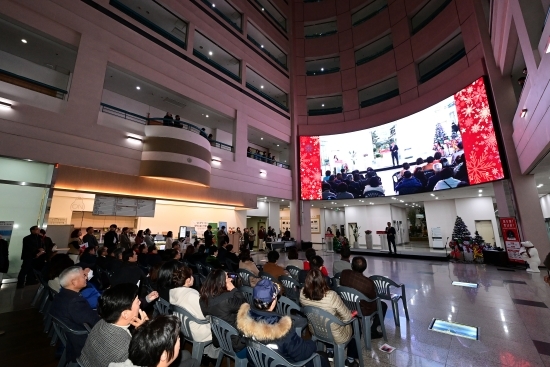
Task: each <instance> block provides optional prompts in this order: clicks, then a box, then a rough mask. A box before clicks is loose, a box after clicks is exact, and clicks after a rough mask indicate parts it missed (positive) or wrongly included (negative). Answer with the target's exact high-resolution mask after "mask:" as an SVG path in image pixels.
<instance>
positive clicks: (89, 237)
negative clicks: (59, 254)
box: [82, 227, 99, 248]
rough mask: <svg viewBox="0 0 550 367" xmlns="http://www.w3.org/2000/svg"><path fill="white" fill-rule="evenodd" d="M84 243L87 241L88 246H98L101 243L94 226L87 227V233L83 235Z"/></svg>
mask: <svg viewBox="0 0 550 367" xmlns="http://www.w3.org/2000/svg"><path fill="white" fill-rule="evenodd" d="M82 243H87V244H88V247H93V248H97V247H98V246H99V243H98V242H97V238H96V237H95V236H94V227H88V228H86V234H85V235H84V237H82Z"/></svg>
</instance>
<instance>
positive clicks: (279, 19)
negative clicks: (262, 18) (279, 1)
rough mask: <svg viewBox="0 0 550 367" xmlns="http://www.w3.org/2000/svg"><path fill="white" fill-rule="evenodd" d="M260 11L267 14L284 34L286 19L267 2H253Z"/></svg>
mask: <svg viewBox="0 0 550 367" xmlns="http://www.w3.org/2000/svg"><path fill="white" fill-rule="evenodd" d="M254 1H255V2H256V4H258V6H259V7H260V10H261V11H262V12H264V13H265V14H267V16H268V17H269V18H271V19H272V20H273V21H275V23H276V24H277V25H278V26H279V27H281V28H282V29H283V30H284V31H285V32H286V17H285V16H284V15H283V13H281V12H280V11H279V9H277V8H276V7H275V5H273V4H272V3H271V2H270V1H269V0H254Z"/></svg>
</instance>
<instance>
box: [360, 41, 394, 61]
mask: <svg viewBox="0 0 550 367" xmlns="http://www.w3.org/2000/svg"><path fill="white" fill-rule="evenodd" d="M391 50H393V45H389V46H387V47H385V48H384V49H382V50H380V51H378V52H377V53H375V54H374V55H370V56H367V57H363V58H362V59H359V60H357V61H356V62H355V65H357V66H359V65H363V64H366V63H367V62H369V61H372V60H374V59H377V58H379V57H380V56H382V55H384V54H386V53H388V52H390V51H391Z"/></svg>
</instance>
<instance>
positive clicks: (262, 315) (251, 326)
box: [237, 279, 329, 367]
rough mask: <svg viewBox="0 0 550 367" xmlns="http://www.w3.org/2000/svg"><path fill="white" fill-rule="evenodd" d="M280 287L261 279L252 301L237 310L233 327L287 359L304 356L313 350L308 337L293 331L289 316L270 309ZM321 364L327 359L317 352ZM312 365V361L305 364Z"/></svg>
mask: <svg viewBox="0 0 550 367" xmlns="http://www.w3.org/2000/svg"><path fill="white" fill-rule="evenodd" d="M280 289H281V288H280V287H279V285H278V284H277V283H273V282H272V281H271V280H269V279H262V280H260V281H259V282H258V284H256V287H254V291H253V300H254V301H253V303H254V306H253V307H251V306H250V305H249V304H248V303H243V304H242V305H241V307H240V309H239V312H238V314H237V329H238V330H239V331H240V332H241V333H242V334H243V335H244V336H245V337H247V338H253V339H254V340H257V341H259V342H260V343H262V344H265V345H266V346H268V347H269V348H271V349H273V350H274V351H275V352H277V353H278V354H280V355H281V356H282V357H283V358H285V359H286V360H287V361H288V362H290V363H296V362H300V361H303V360H305V359H308V358H309V357H311V356H312V355H313V353H315V352H316V350H317V347H316V345H315V342H314V341H312V340H304V339H302V338H301V336H300V335H298V334H297V333H296V329H295V328H294V327H293V322H292V319H291V318H290V316H282V315H279V314H277V313H275V312H273V310H274V309H275V306H276V305H277V296H278V295H279V294H280ZM321 365H322V366H323V367H329V363H328V359H326V358H325V357H324V356H323V355H321ZM306 366H307V367H313V362H309V363H308V364H306Z"/></svg>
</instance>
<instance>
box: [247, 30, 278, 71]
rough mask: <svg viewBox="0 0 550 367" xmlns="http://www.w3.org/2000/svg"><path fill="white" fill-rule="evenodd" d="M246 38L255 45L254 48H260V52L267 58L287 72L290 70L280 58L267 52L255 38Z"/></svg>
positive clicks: (248, 36)
mask: <svg viewBox="0 0 550 367" xmlns="http://www.w3.org/2000/svg"><path fill="white" fill-rule="evenodd" d="M246 38H248V40H249V41H250V42H252V43H253V44H254V46H256V47H258V48H259V49H260V50H262V51H263V52H264V53H265V54H266V55H267V56H269V57H270V58H271V59H272V60H273V61H275V62H276V63H277V64H278V65H280V66H281V67H282V68H283V69H285V70H288V67H287V66H286V65H285V64H283V63H282V62H281V61H280V60H279V59H278V58H276V57H275V56H274V55H273V54H272V53H271V52H269V51H268V50H266V48H265V47H262V45H261V44H260V43H258V41H256V40H255V39H254V38H252V37H251V36H250V35H247V36H246Z"/></svg>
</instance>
